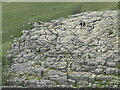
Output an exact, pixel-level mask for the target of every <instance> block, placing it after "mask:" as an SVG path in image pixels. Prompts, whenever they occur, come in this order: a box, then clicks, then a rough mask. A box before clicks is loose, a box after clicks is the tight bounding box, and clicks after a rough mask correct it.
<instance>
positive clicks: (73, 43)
mask: <svg viewBox="0 0 120 90" xmlns="http://www.w3.org/2000/svg"><path fill="white" fill-rule="evenodd" d="M80 21H85V22H86V24H87V25H86V27H84V28H82V29H81V28H80V25H79V23H80ZM117 22H118V11H117V10H116V11H87V12H83V13H80V14H75V15H70V16H68V18H67V19H64V18H59V19H57V20H51V21H50V22H41V25H38V24H37V23H35V24H34V28H33V29H32V30H23V35H22V36H21V37H20V38H18V39H15V40H14V41H13V44H12V46H11V49H10V50H9V54H8V59H9V60H10V62H11V63H12V65H11V67H10V68H9V70H8V71H7V73H8V75H9V76H11V78H10V79H9V80H8V81H7V85H9V86H23V87H30V86H31V87H42V86H45V87H51V86H52V87H54V86H58V87H59V86H63V87H76V88H78V87H118V84H119V81H120V78H119V77H118V72H119V71H120V70H119V66H118V62H119V60H118V23H117Z"/></svg>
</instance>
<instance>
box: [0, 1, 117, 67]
mask: <svg viewBox="0 0 120 90" xmlns="http://www.w3.org/2000/svg"><path fill="white" fill-rule="evenodd" d="M113 9H118V3H113V2H112V3H105V2H104V3H102V2H101V3H98V2H94V3H91V2H86V3H82V2H79V3H78V2H77V3H70V2H40V3H38V2H32V3H31V2H3V3H2V28H3V34H2V39H3V40H2V63H3V64H2V65H3V68H4V67H5V66H6V65H9V64H10V63H9V62H8V60H7V58H6V55H7V50H9V48H10V46H11V42H12V41H13V39H14V38H15V37H16V38H18V37H20V35H21V31H22V30H29V27H30V26H29V25H28V22H34V21H39V20H40V21H44V22H47V21H50V20H53V19H57V18H59V17H64V18H66V17H67V16H68V15H71V14H75V13H80V12H84V11H96V10H103V11H104V10H113ZM33 14H35V16H33ZM30 28H32V27H30ZM11 35H12V36H13V37H11Z"/></svg>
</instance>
